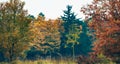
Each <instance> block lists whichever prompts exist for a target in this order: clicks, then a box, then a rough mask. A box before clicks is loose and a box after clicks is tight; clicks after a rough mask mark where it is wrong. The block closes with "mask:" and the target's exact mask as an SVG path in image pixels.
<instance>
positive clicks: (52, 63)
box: [0, 59, 77, 64]
mask: <svg viewBox="0 0 120 64" xmlns="http://www.w3.org/2000/svg"><path fill="white" fill-rule="evenodd" d="M0 64H77V63H76V62H73V61H72V60H50V59H46V60H36V61H27V60H26V61H20V60H16V61H13V62H11V63H9V62H1V63H0Z"/></svg>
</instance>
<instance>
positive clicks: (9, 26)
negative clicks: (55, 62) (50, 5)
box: [0, 0, 120, 64]
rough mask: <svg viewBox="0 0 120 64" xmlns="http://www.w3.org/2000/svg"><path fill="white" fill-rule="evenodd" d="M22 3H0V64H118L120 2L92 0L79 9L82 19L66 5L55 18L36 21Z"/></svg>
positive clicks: (119, 51) (14, 0)
mask: <svg viewBox="0 0 120 64" xmlns="http://www.w3.org/2000/svg"><path fill="white" fill-rule="evenodd" d="M24 4H25V3H24V2H21V1H20V0H10V1H9V2H5V3H1V4H0V61H13V60H16V59H19V60H37V59H46V58H47V57H49V58H50V59H64V58H69V59H70V58H72V59H73V60H75V59H76V57H78V61H77V62H78V64H81V63H84V64H98V63H101V64H111V63H118V64H119V63H120V61H119V60H120V43H119V42H120V1H119V0H93V2H92V4H89V5H87V6H85V7H82V8H81V12H83V13H84V14H85V15H86V18H85V20H81V19H79V18H77V17H76V14H75V13H74V12H73V11H72V6H70V5H68V6H67V7H66V8H67V9H66V10H64V11H63V12H64V14H61V17H59V18H58V19H49V20H46V19H45V15H44V14H43V13H39V14H38V17H37V18H35V17H34V16H33V15H30V14H27V11H26V10H24V9H23V7H24Z"/></svg>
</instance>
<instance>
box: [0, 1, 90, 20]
mask: <svg viewBox="0 0 120 64" xmlns="http://www.w3.org/2000/svg"><path fill="white" fill-rule="evenodd" d="M6 1H8V0H0V2H6ZM22 1H25V7H24V9H26V10H28V13H29V14H31V15H34V16H35V17H37V16H38V14H39V13H40V12H42V13H44V14H45V17H46V18H47V19H56V18H58V17H60V16H61V15H63V10H66V6H67V5H72V6H73V7H72V11H74V12H75V13H76V14H77V17H79V18H84V15H83V13H82V12H80V9H81V7H82V6H85V5H86V4H89V3H91V2H92V0H22Z"/></svg>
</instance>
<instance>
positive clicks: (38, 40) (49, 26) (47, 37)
mask: <svg viewBox="0 0 120 64" xmlns="http://www.w3.org/2000/svg"><path fill="white" fill-rule="evenodd" d="M41 18H42V17H41V16H38V19H37V20H36V21H34V22H33V23H31V26H30V27H31V33H33V35H32V36H31V37H32V38H33V41H32V44H33V45H32V46H34V47H35V48H37V49H38V50H40V51H42V52H43V54H48V53H49V54H50V55H51V54H52V53H57V52H59V47H60V32H59V27H60V24H61V20H48V21H46V20H45V19H41Z"/></svg>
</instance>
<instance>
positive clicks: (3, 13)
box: [0, 0, 31, 61]
mask: <svg viewBox="0 0 120 64" xmlns="http://www.w3.org/2000/svg"><path fill="white" fill-rule="evenodd" d="M24 4H25V3H24V2H21V1H19V0H10V1H9V2H5V3H1V4H0V52H2V53H3V54H4V56H5V57H6V58H7V59H8V60H9V61H13V60H15V59H17V58H18V57H20V56H22V55H23V52H24V50H25V49H26V48H27V45H28V42H29V41H28V40H29V39H28V38H27V37H28V25H29V23H30V22H31V21H30V20H29V19H28V18H27V13H26V11H25V10H23V7H24Z"/></svg>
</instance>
